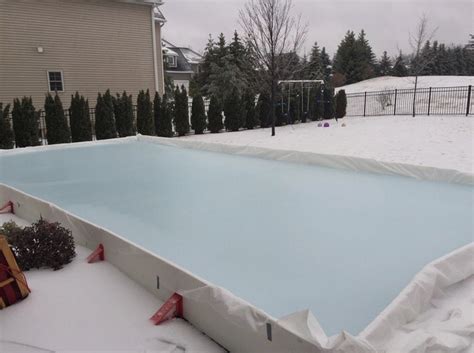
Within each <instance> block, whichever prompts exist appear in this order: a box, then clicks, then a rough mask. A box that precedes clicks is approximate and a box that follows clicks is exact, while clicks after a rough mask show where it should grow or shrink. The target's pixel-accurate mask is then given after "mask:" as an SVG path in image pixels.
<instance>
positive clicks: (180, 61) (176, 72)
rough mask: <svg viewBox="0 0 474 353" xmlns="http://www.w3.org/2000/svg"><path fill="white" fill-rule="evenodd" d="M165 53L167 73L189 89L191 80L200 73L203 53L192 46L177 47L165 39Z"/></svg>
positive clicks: (177, 83) (176, 83)
mask: <svg viewBox="0 0 474 353" xmlns="http://www.w3.org/2000/svg"><path fill="white" fill-rule="evenodd" d="M163 55H164V60H165V62H166V69H165V73H166V75H168V76H169V77H170V78H171V79H172V80H173V83H174V84H175V85H178V86H180V87H181V85H183V86H184V87H186V90H188V91H189V82H190V81H191V78H192V77H193V75H195V74H197V73H199V69H200V65H201V63H202V60H203V58H202V55H201V54H199V53H197V52H195V51H194V50H192V49H190V48H185V47H177V46H175V45H173V44H171V43H170V42H168V41H167V40H164V39H163Z"/></svg>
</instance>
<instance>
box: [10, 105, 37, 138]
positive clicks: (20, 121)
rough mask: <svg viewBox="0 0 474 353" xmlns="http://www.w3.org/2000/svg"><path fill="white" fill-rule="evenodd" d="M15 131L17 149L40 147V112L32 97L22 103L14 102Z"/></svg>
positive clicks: (13, 118)
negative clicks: (37, 110) (36, 108)
mask: <svg viewBox="0 0 474 353" xmlns="http://www.w3.org/2000/svg"><path fill="white" fill-rule="evenodd" d="M12 120H13V131H14V134H15V144H16V147H27V146H38V145H39V144H40V141H39V137H38V130H39V128H38V121H39V112H36V110H35V107H34V106H33V101H32V99H31V97H23V98H22V99H21V101H20V100H19V99H17V98H15V99H14V100H13V109H12Z"/></svg>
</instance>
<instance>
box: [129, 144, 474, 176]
mask: <svg viewBox="0 0 474 353" xmlns="http://www.w3.org/2000/svg"><path fill="white" fill-rule="evenodd" d="M138 141H146V142H151V143H159V144H164V145H168V146H175V147H184V148H192V149H198V150H205V151H211V152H222V153H229V154H235V155H242V156H248V157H257V158H263V159H269V160H276V161H284V162H292V163H302V164H311V165H317V166H322V167H328V168H336V169H344V170H351V171H355V172H369V173H376V174H385V175H399V176H405V177H410V178H415V179H419V180H429V181H441V182H449V183H459V184H468V185H474V174H472V173H468V172H463V171H458V170H453V169H443V168H436V167H429V166H419V165H412V164H406V163H394V162H383V161H379V160H376V159H370V158H359V157H354V156H344V155H330V154H320V153H314V152H301V151H290V150H279V149H273V148H264V147H255V146H239V145H229V144H224V143H211V142H201V141H198V140H188V139H166V138H160V137H150V136H142V135H138Z"/></svg>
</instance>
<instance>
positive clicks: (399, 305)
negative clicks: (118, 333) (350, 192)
mask: <svg viewBox="0 0 474 353" xmlns="http://www.w3.org/2000/svg"><path fill="white" fill-rule="evenodd" d="M130 139H132V140H133V139H138V140H139V141H140V140H142V141H148V142H155V143H163V144H168V145H174V146H178V145H179V146H182V147H190V148H201V149H208V150H213V151H215V149H218V151H224V152H231V153H235V154H242V155H253V156H256V157H263V158H266V159H275V160H285V161H291V162H302V163H309V164H318V165H325V166H330V167H336V168H342V169H350V170H357V171H371V172H376V173H382V174H396V175H405V176H410V177H415V178H418V179H428V180H438V181H451V182H459V183H466V184H472V175H470V174H469V175H465V174H463V173H456V172H453V171H446V170H439V169H437V168H428V170H427V168H426V167H419V166H404V165H402V166H393V165H390V163H384V164H381V163H380V162H376V161H365V162H364V161H363V160H362V161H360V162H362V163H354V162H353V158H352V157H345V158H342V159H340V160H337V161H336V162H334V161H331V160H330V159H331V158H332V157H328V156H325V157H321V156H319V155H314V154H312V153H309V155H310V156H307V155H306V153H303V155H302V153H301V152H291V151H290V152H289V151H275V150H267V149H261V148H255V147H252V148H250V149H249V148H245V147H244V148H243V147H235V146H227V145H224V146H219V145H216V144H203V143H190V141H182V140H179V141H175V139H160V138H154V137H145V136H138V137H132V138H126V139H121V140H113V141H104V142H98V143H101V144H114V143H120V142H121V141H123V142H126V141H127V140H130ZM87 144H88V143H85V144H84V143H81V144H73V145H56V146H43V147H39V148H33V149H25V152H26V150H28V152H31V151H32V150H34V151H39V150H43V149H48V150H49V149H61V148H74V147H75V146H79V145H87ZM89 144H90V143H89ZM222 147H223V148H222ZM12 152H13V153H23V151H21V150H16V151H12ZM12 152H7V153H12ZM340 157H342V156H340ZM336 159H337V158H336ZM351 160H352V161H351ZM308 161H309V162H308ZM356 162H359V161H356ZM321 163H322V164H321ZM362 168H368V169H362ZM433 169H434V170H433ZM4 200H13V201H14V202H15V204H16V205H17V210H18V215H19V216H20V217H21V218H24V219H26V220H29V221H32V220H34V219H35V218H38V216H39V214H41V215H43V217H45V218H46V219H48V220H52V221H59V222H61V223H62V224H64V225H65V226H67V227H69V228H70V229H72V231H73V234H74V236H75V239H76V242H77V243H78V244H80V245H85V246H87V247H89V248H90V249H93V248H95V247H96V246H97V245H98V244H99V243H103V244H104V245H105V247H106V249H108V250H107V254H108V260H109V262H111V263H112V264H113V265H115V266H116V267H117V268H119V269H120V270H121V271H123V272H124V273H126V274H127V275H128V276H130V277H131V278H132V279H134V280H135V281H137V282H138V283H139V284H141V285H142V286H143V287H145V288H146V289H148V290H150V291H151V292H153V293H155V294H156V295H157V296H158V297H159V298H160V299H161V300H165V299H167V298H168V297H169V296H170V295H171V293H173V292H175V291H177V292H180V293H181V294H182V295H183V296H184V298H185V318H186V319H187V320H189V322H190V323H192V324H193V325H194V326H195V327H197V328H198V329H200V330H202V331H203V332H205V333H206V334H207V335H208V336H210V337H211V338H213V339H214V340H216V341H217V342H218V343H220V344H222V345H223V346H224V347H225V348H227V349H229V350H230V351H232V352H257V351H258V352H287V351H297V352H323V351H324V352H340V353H343V352H347V353H349V352H356V353H357V352H360V353H365V352H367V353H369V352H378V351H380V350H381V349H385V350H386V351H387V352H395V351H396V350H395V351H392V350H391V349H392V348H393V347H395V348H393V349H397V348H396V346H393V344H395V345H396V344H398V341H397V342H395V343H393V340H394V337H397V335H400V334H401V333H400V332H403V331H404V330H405V329H404V327H405V326H406V325H407V324H409V323H411V322H413V321H414V320H415V321H416V319H417V318H418V317H420V316H422V315H423V314H424V313H425V312H426V311H427V310H428V309H430V305H432V301H433V300H438V297H439V296H440V295H442V293H443V291H444V290H446V289H449V287H452V286H455V285H458V286H461V287H462V286H464V284H465V283H468V284H469V283H470V282H469V280H470V277H471V276H473V275H474V266H473V264H472V258H473V257H474V243H471V244H469V245H467V246H465V247H463V248H461V249H458V250H457V251H454V252H453V253H451V254H449V255H447V256H445V257H443V258H440V259H439V260H436V261H434V262H433V263H431V264H430V265H428V266H427V267H425V268H424V269H423V270H422V271H421V272H420V273H419V274H418V275H417V276H416V277H415V279H414V280H413V281H412V282H411V283H410V284H409V285H408V286H407V287H406V288H405V290H403V291H402V293H401V294H400V295H399V296H398V297H397V298H396V299H395V300H394V301H393V302H392V304H390V305H389V306H388V307H387V309H385V310H384V311H383V312H382V313H381V314H380V315H379V316H378V317H377V318H376V319H375V320H374V321H373V322H372V323H371V324H370V325H369V326H368V327H367V328H366V329H365V330H364V331H363V332H362V333H361V334H360V335H359V336H357V337H353V336H351V335H349V334H347V333H345V332H343V333H341V334H340V335H336V336H332V337H327V336H326V335H325V333H324V331H323V330H322V329H321V327H320V326H319V324H318V323H317V320H316V319H315V318H314V317H313V316H312V314H311V313H309V312H306V311H305V312H300V313H295V314H292V315H289V316H287V317H286V318H282V319H280V320H278V321H277V320H275V319H274V318H272V317H271V316H269V315H267V314H266V313H265V312H263V311H261V310H259V309H257V308H255V307H254V306H252V305H251V304H249V303H247V302H245V301H244V300H242V299H240V298H237V297H236V296H234V295H233V294H232V293H230V292H228V291H226V290H225V289H223V288H220V287H217V286H214V285H212V284H211V283H209V282H207V281H205V280H202V279H200V278H198V277H197V276H195V275H193V274H191V273H190V272H188V271H186V270H183V269H181V268H179V267H178V266H176V265H174V264H173V263H171V262H169V261H166V260H164V259H162V258H160V257H159V256H156V255H154V254H151V253H150V252H148V251H147V250H145V249H143V248H141V247H139V246H137V245H135V244H132V243H131V242H129V241H127V240H126V239H123V238H122V237H120V236H119V235H117V234H114V233H111V232H109V231H107V230H105V229H103V228H101V227H99V226H96V225H94V224H92V223H89V222H87V221H85V220H83V219H81V218H79V217H76V216H74V215H72V214H70V213H68V212H67V211H65V210H62V209H60V208H58V207H56V206H55V205H53V204H50V203H47V202H44V201H42V200H39V199H37V198H35V197H32V196H30V195H27V194H24V193H22V192H21V191H19V190H16V189H13V188H10V187H8V186H6V185H3V184H0V201H4ZM158 274H159V276H160V289H159V290H157V289H156V276H157V275H158ZM448 292H449V290H448ZM465 303H467V304H466V306H464V307H458V308H455V311H456V313H457V314H456V315H453V316H452V317H453V318H457V317H459V316H461V317H463V318H464V319H466V316H467V320H464V321H465V322H466V325H467V326H466V327H465V328H464V329H463V330H461V333H459V335H460V336H459V339H458V340H457V341H455V340H454V339H450V340H445V339H444V340H443V337H444V336H445V335H444V333H443V332H439V334H440V337H439V338H437V332H436V330H434V333H433V334H432V338H431V341H430V340H429V339H428V340H427V341H430V342H433V340H434V341H435V342H438V341H439V342H438V344H439V345H440V347H438V348H439V350H438V351H437V352H443V353H444V352H448V351H451V350H450V349H453V344H455V345H456V346H455V347H454V348H456V349H457V350H455V351H456V352H462V353H464V352H468V349H470V348H469V346H466V347H467V348H465V347H464V346H463V344H464V343H463V342H464V341H466V340H467V341H469V340H470V338H472V335H473V330H472V315H471V310H472V302H471V301H469V300H467V301H465ZM469 315H471V316H469ZM450 318H451V316H450V317H449V318H448V319H450ZM469 318H470V319H469ZM439 321H447V323H445V326H446V327H447V329H448V330H449V329H450V328H452V329H453V330H456V329H457V328H458V327H457V326H455V325H456V324H459V322H458V321H456V320H454V321H453V322H450V321H449V320H446V318H444V319H443V320H441V319H439ZM451 323H452V325H450V324H451ZM268 324H269V325H270V326H271V333H272V334H271V336H272V341H270V340H268V337H267V333H268V332H267V329H268ZM458 326H459V325H458ZM422 327H423V326H422V325H420V329H422ZM414 330H415V332H416V328H414ZM416 337H417V335H416V334H415V337H414V339H412V340H410V339H408V340H407V343H406V344H405V345H404V350H406V352H417V353H418V352H428V349H429V348H430V345H429V344H428V343H426V342H421V343H420V342H419V340H417V339H416ZM453 340H454V341H453ZM463 340H464V341H463ZM440 342H441V343H440ZM443 342H446V345H445V347H444V348H443V347H442V344H443ZM453 342H454V343H453ZM391 347H392V348H391ZM444 349H447V350H444Z"/></svg>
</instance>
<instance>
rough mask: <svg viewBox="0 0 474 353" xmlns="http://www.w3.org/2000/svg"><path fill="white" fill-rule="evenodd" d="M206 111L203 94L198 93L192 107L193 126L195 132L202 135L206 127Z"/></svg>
mask: <svg viewBox="0 0 474 353" xmlns="http://www.w3.org/2000/svg"><path fill="white" fill-rule="evenodd" d="M206 125H207V122H206V111H205V108H204V100H203V99H202V96H201V95H200V94H199V93H197V94H196V95H195V96H194V98H193V105H192V107H191V126H192V128H193V130H194V133H196V134H198V135H200V134H202V133H203V132H204V130H205V129H206Z"/></svg>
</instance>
